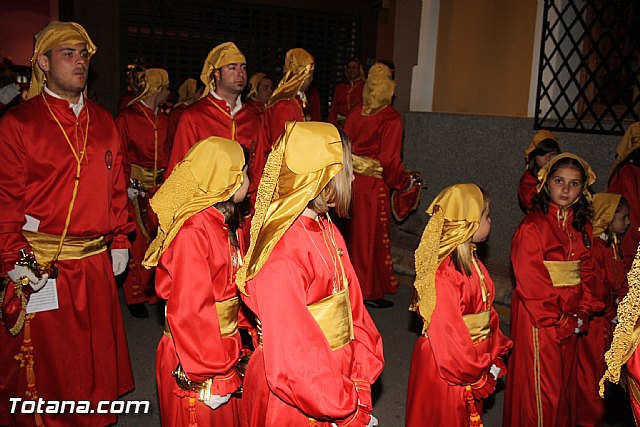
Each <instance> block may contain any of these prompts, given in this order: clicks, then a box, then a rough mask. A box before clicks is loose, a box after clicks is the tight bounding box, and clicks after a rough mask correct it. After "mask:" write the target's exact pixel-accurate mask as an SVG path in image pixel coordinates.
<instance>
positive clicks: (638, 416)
mask: <svg viewBox="0 0 640 427" xmlns="http://www.w3.org/2000/svg"><path fill="white" fill-rule="evenodd" d="M625 366H626V367H627V373H628V374H629V376H628V386H627V387H628V391H629V400H630V401H631V410H632V411H633V418H634V420H635V422H636V426H638V425H640V351H638V349H637V348H636V350H635V351H634V352H633V354H632V355H631V358H630V359H629V360H628V361H627V364H626V365H625Z"/></svg>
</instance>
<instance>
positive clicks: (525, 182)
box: [518, 170, 538, 212]
mask: <svg viewBox="0 0 640 427" xmlns="http://www.w3.org/2000/svg"><path fill="white" fill-rule="evenodd" d="M537 184H538V180H537V179H536V177H535V176H533V175H532V174H531V172H529V170H526V171H524V173H523V174H522V178H520V183H519V184H518V201H519V202H520V206H521V207H522V208H523V210H524V211H525V212H528V211H530V210H532V209H533V202H532V199H533V196H535V195H536V185H537Z"/></svg>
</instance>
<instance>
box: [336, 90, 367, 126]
mask: <svg viewBox="0 0 640 427" xmlns="http://www.w3.org/2000/svg"><path fill="white" fill-rule="evenodd" d="M363 89H364V80H362V79H358V80H356V81H355V82H353V83H352V82H348V81H346V82H340V83H338V85H337V86H336V90H335V91H334V92H333V100H332V101H331V109H330V110H329V123H333V124H334V125H336V126H338V127H339V128H340V129H342V126H343V125H344V120H345V118H346V117H347V116H348V115H349V113H350V112H351V110H353V108H354V107H355V106H356V105H358V104H362V90H363ZM338 115H340V116H342V117H343V118H342V120H341V121H339V120H338Z"/></svg>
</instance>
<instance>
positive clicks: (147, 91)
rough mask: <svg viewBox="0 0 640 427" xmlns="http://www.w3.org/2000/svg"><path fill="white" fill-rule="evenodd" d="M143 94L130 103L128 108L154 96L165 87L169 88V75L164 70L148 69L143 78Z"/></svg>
mask: <svg viewBox="0 0 640 427" xmlns="http://www.w3.org/2000/svg"><path fill="white" fill-rule="evenodd" d="M142 82H143V86H142V92H140V94H139V95H138V96H136V97H135V98H134V99H132V100H131V101H129V103H128V104H127V106H129V105H133V104H135V103H136V102H138V101H140V100H141V99H144V98H147V97H149V96H153V95H155V94H156V93H158V92H160V91H161V90H162V89H164V88H165V87H167V86H169V73H167V71H166V70H163V69H162V68H147V69H146V70H145V71H144V75H143V78H142Z"/></svg>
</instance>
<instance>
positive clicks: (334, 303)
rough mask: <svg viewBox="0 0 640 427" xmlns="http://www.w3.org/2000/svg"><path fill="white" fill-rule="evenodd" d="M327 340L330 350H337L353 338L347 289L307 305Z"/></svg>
mask: <svg viewBox="0 0 640 427" xmlns="http://www.w3.org/2000/svg"><path fill="white" fill-rule="evenodd" d="M307 308H308V309H309V312H310V313H311V315H312V316H313V318H314V319H316V322H318V326H320V329H322V332H324V336H325V337H326V338H327V341H329V345H330V346H331V350H337V349H339V348H340V347H343V346H345V345H347V344H349V343H350V342H351V340H352V339H353V319H352V317H351V305H350V303H349V294H348V293H347V289H343V290H341V291H340V292H338V293H335V294H332V295H329V296H328V297H326V298H323V299H321V300H320V301H317V302H314V303H313V304H310V305H308V306H307Z"/></svg>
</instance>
